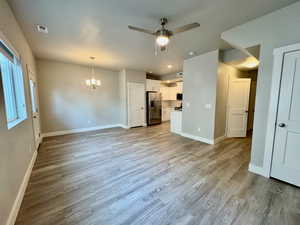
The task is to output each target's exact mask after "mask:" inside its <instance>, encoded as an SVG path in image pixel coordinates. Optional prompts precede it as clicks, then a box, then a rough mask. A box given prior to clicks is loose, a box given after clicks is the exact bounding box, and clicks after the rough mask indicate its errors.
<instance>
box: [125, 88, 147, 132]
mask: <svg viewBox="0 0 300 225" xmlns="http://www.w3.org/2000/svg"><path fill="white" fill-rule="evenodd" d="M131 84H138V85H143V87H144V101H143V105H144V111H145V113H144V121H143V125H142V126H147V124H146V110H145V109H146V95H145V93H146V87H145V84H144V83H139V82H127V126H128V128H131V125H130V124H129V122H130V110H129V105H130V97H129V89H130V85H131Z"/></svg>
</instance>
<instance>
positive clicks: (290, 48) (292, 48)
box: [273, 43, 300, 56]
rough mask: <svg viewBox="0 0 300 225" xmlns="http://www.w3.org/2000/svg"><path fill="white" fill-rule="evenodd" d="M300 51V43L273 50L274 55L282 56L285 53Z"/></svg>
mask: <svg viewBox="0 0 300 225" xmlns="http://www.w3.org/2000/svg"><path fill="white" fill-rule="evenodd" d="M299 49H300V43H297V44H292V45H287V46H283V47H280V48H275V49H274V50H273V55H274V56H275V55H282V54H284V53H285V52H291V51H296V50H299Z"/></svg>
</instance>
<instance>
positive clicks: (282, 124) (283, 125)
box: [278, 123, 286, 127]
mask: <svg viewBox="0 0 300 225" xmlns="http://www.w3.org/2000/svg"><path fill="white" fill-rule="evenodd" d="M278 126H279V127H285V126H286V125H285V123H280V124H278Z"/></svg>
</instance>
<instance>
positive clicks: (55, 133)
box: [42, 124, 125, 138]
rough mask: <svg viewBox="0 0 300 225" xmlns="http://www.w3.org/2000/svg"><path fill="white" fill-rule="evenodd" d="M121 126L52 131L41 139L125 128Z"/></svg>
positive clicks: (44, 134)
mask: <svg viewBox="0 0 300 225" xmlns="http://www.w3.org/2000/svg"><path fill="white" fill-rule="evenodd" d="M123 126H124V125H121V124H113V125H106V126H97V127H87V128H78V129H71V130H61V131H54V132H48V133H43V134H42V137H43V138H44V137H53V136H60V135H65V134H75V133H82V132H88V131H94V130H103V129H108V128H115V127H122V128H125V126H124V127H123Z"/></svg>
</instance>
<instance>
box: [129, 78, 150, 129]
mask: <svg viewBox="0 0 300 225" xmlns="http://www.w3.org/2000/svg"><path fill="white" fill-rule="evenodd" d="M127 88H128V126H129V127H138V126H143V125H144V124H145V98H146V96H145V94H146V92H145V85H144V84H141V83H128V84H127Z"/></svg>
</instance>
